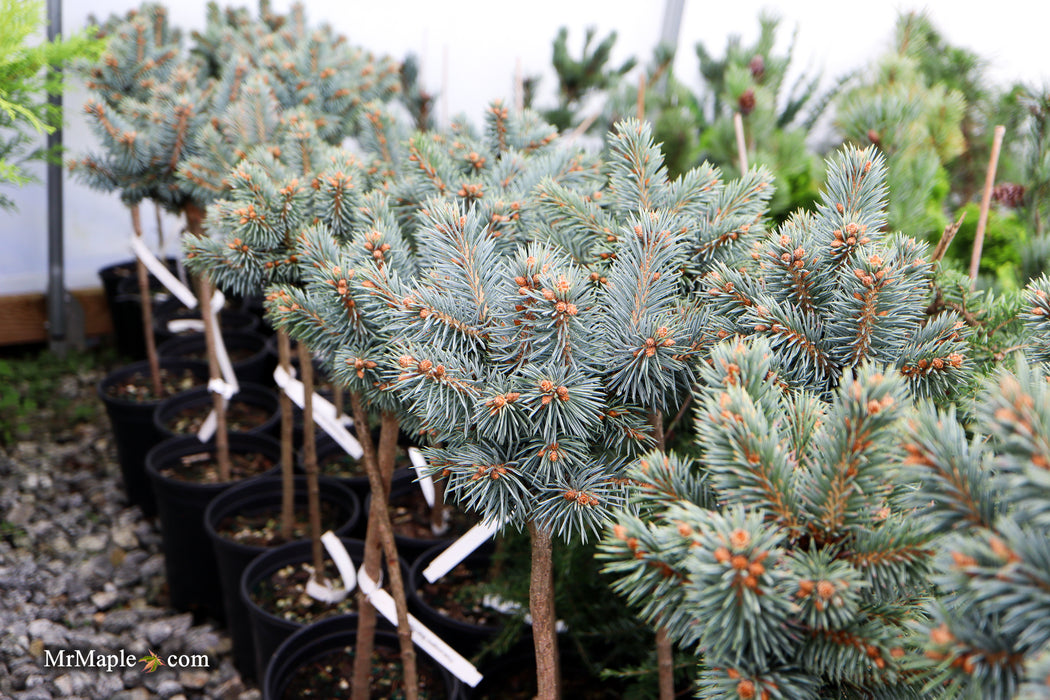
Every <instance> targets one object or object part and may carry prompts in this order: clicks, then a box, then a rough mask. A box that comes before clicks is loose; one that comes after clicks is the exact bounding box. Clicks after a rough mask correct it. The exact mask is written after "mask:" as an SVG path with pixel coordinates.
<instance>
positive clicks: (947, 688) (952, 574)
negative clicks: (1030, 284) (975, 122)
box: [903, 279, 1050, 698]
mask: <svg viewBox="0 0 1050 700" xmlns="http://www.w3.org/2000/svg"><path fill="white" fill-rule="evenodd" d="M1046 287H1047V284H1046V281H1045V279H1044V280H1042V284H1041V287H1040V289H1039V290H1037V291H1043V292H1044V294H1043V295H1042V296H1039V295H1038V294H1034V295H1033V301H1034V302H1035V306H1034V309H1039V310H1041V311H1042V312H1043V313H1033V314H1032V316H1033V317H1034V318H1033V319H1032V320H1038V321H1039V325H1040V326H1041V331H1042V334H1043V335H1042V340H1043V343H1044V344H1043V346H1042V348H1041V350H1042V352H1041V356H1042V357H1043V358H1044V359H1045V358H1046V352H1045V348H1046V347H1047V345H1046V344H1045V343H1046V340H1047V339H1048V336H1047V334H1046V323H1045V320H1046V314H1047V301H1046V294H1045V292H1046ZM1034 359H1036V358H1027V359H1026V358H1023V357H1022V358H1020V359H1019V361H1018V362H1017V370H1016V372H1013V373H1012V372H1008V371H1006V370H1000V371H998V372H996V373H995V375H994V376H992V377H989V378H988V379H987V380H986V381H985V382H984V387H983V391H982V393H981V396H980V400H979V401H978V407H977V412H976V422H975V425H973V426H972V430H973V431H974V433H975V434H973V435H971V434H970V432H969V430H968V429H966V428H964V427H963V425H961V424H960V423H959V421H958V419H957V416H956V412H955V410H954V408H949V409H947V410H937V409H935V408H934V407H933V406H932V405H929V404H925V405H923V406H922V407H921V408H920V410H919V412H918V415H917V416H916V417H915V418H914V419H913V420H911V421H909V423H908V430H907V433H906V438H905V440H906V443H905V445H904V447H905V449H906V451H907V452H908V455H909V457H908V459H907V463H908V464H909V468H908V470H907V471H905V473H904V474H903V476H904V477H905V478H906V479H909V480H912V481H917V482H918V483H919V485H920V488H918V489H916V490H915V491H914V492H913V494H912V497H911V500H912V504H913V507H914V513H915V515H914V516H913V517H915V518H917V519H918V518H921V519H923V520H924V521H925V522H926V523H928V525H927V527H928V528H929V529H930V530H931V531H934V532H936V533H937V534H938V535H939V537H938V539H937V541H936V543H935V544H936V546H935V549H936V552H937V560H936V567H935V571H936V572H937V573H936V575H935V576H934V581H935V582H936V584H937V585H938V589H937V590H938V596H937V598H936V599H935V600H934V601H931V602H930V603H929V604H928V606H927V616H926V617H925V618H924V619H923V620H922V621H921V629H922V632H923V634H922V638H923V642H924V644H923V646H924V649H925V656H924V657H920V659H919V660H918V661H917V662H916V664H915V666H916V668H917V669H920V670H925V671H928V672H929V674H930V676H929V680H928V682H927V684H926V686H925V688H924V690H925V692H927V693H929V696H931V697H940V696H943V697H952V698H955V697H961V698H978V697H980V698H1045V697H1048V696H1050V673H1048V671H1050V668H1048V658H1050V624H1048V621H1050V596H1048V593H1047V592H1048V590H1050V550H1048V547H1047V537H1046V532H1047V526H1048V524H1050V486H1048V480H1047V473H1048V470H1050V380H1048V376H1047V366H1046V365H1045V364H1044V365H1039V364H1037V363H1032V364H1029V362H1030V361H1031V360H1034Z"/></svg>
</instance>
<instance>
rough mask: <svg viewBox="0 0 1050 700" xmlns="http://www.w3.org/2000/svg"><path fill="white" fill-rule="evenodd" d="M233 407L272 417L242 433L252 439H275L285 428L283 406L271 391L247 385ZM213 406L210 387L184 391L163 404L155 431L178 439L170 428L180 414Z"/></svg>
mask: <svg viewBox="0 0 1050 700" xmlns="http://www.w3.org/2000/svg"><path fill="white" fill-rule="evenodd" d="M230 402H231V403H237V402H243V403H245V404H248V405H249V406H253V407H256V408H259V409H262V410H263V411H264V412H265V413H266V414H267V415H268V416H269V417H268V418H267V419H266V420H265V421H264V422H263V423H261V424H259V425H257V426H255V427H253V428H250V429H247V430H243V431H240V432H244V433H247V434H249V435H272V436H274V437H277V436H278V432H279V430H280V424H281V410H280V404H279V401H278V399H277V394H275V393H274V392H273V391H272V390H271V389H267V388H266V387H264V386H260V385H258V384H248V383H244V384H241V385H240V391H238V392H237V393H236V394H234V395H233V396H232V397H231V399H230ZM211 405H212V394H211V392H210V391H209V390H208V387H198V388H196V389H191V390H190V391H184V392H182V393H181V394H177V395H175V396H172V397H170V398H167V399H165V400H164V401H162V402H160V404H159V405H158V406H157V408H156V410H155V411H154V412H153V428H154V430H156V431H157V433H158V434H159V435H163V436H165V437H177V436H178V434H177V433H175V432H173V431H172V430H171V428H169V427H168V422H169V421H170V420H171V419H172V418H174V417H175V416H176V415H177V414H178V413H179V412H180V411H183V410H186V409H199V410H200V411H203V412H207V411H208V409H209V408H210V407H211Z"/></svg>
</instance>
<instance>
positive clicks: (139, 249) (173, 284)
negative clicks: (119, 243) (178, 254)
mask: <svg viewBox="0 0 1050 700" xmlns="http://www.w3.org/2000/svg"><path fill="white" fill-rule="evenodd" d="M131 250H132V252H134V253H135V257H136V258H138V259H139V260H141V261H142V264H143V265H145V266H146V269H148V270H149V271H150V272H152V273H153V276H154V277H156V278H157V279H158V280H160V283H161V284H163V285H164V286H165V287H167V288H168V291H169V292H171V293H172V294H174V295H175V296H176V297H177V298H178V300H179V301H181V302H182V303H183V304H185V305H186V306H187V307H188V308H190V309H195V308H197V296H196V295H195V294H194V293H193V292H192V291H191V290H190V288H189V287H187V286H186V285H184V284H183V283H182V282H181V281H180V280H179V278H178V277H176V276H175V275H173V274H171V271H170V270H168V268H167V266H166V265H165V264H164V263H162V262H161V261H160V260H158V259H157V256H155V255H154V254H153V251H151V250H150V249H149V248H147V247H146V244H145V243H143V242H142V240H141V239H140V238H139V237H138V236H135V235H132V236H131Z"/></svg>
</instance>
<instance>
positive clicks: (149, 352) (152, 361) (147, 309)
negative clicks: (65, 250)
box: [130, 204, 164, 399]
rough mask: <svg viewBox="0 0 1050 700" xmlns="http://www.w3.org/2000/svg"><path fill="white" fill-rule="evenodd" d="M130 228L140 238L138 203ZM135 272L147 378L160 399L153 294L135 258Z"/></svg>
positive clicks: (138, 261)
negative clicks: (147, 368) (147, 369)
mask: <svg viewBox="0 0 1050 700" xmlns="http://www.w3.org/2000/svg"><path fill="white" fill-rule="evenodd" d="M130 208H131V228H132V229H133V230H134V231H135V236H136V237H137V238H142V219H141V217H140V216H139V205H138V204H132V205H131V207H130ZM135 272H136V274H137V275H138V280H139V301H140V305H141V306H142V333H143V338H144V340H145V341H146V359H147V360H148V361H149V380H150V386H152V387H153V395H154V396H155V397H156V398H157V399H160V397H161V392H163V391H164V387H163V386H161V383H160V357H159V356H158V355H157V339H156V338H154V337H153V295H152V294H150V291H149V272H148V271H147V270H146V264H145V263H144V262H142V261H141V260H139V259H138V258H135Z"/></svg>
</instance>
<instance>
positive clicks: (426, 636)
mask: <svg viewBox="0 0 1050 700" xmlns="http://www.w3.org/2000/svg"><path fill="white" fill-rule="evenodd" d="M357 580H358V582H359V583H360V584H361V590H362V591H363V592H364V594H365V595H366V596H368V601H369V602H370V603H371V604H372V606H373V607H374V608H375V609H376V610H378V611H379V614H380V615H382V616H383V617H385V618H386V619H387V620H389V621H390V623H391V624H392V625H394V626H395V627H397V608H396V607H395V605H394V599H393V598H391V597H390V594H389V593H387V592H386V591H384V590H383V589H382V588H379V587H378V586H376V584H375V581H373V580H372V579H370V578H369V577H368V574H366V573H365V567H364V566H362V567H361V568H360V569H358V570H357ZM408 626H409V627H411V628H412V641H413V642H414V643H415V644H416V646H418V647H419V648H420V649H422V650H423V651H425V652H427V653H428V654H430V656H431V658H433V659H434V660H435V661H437V662H438V663H439V664H441V665H442V666H444V667H445V668H447V669H448V670H449V671H450V672H451V673H452V675H454V676H455V677H456V678H458V679H460V680H461V681H463V682H464V683H466V684H467V685H469V686H470V687H471V688H474V687H476V686H477V684H478V683H480V682H481V679H482V678H483V676H482V675H481V674H480V673H479V672H478V669H477V668H475V667H474V665H473V664H472V663H470V662H469V661H467V660H466V659H464V658H463V657H462V656H461V655H460V654H459V652H457V651H456V650H455V649H453V648H452V647H450V646H449V645H448V644H446V643H445V641H444V640H442V639H441V637H439V636H437V635H436V634H434V632H433V631H432V630H430V629H429V628H428V627H427V626H426V625H424V624H423V623H422V622H420V621H419V620H418V619H416V617H415V616H414V615H409V616H408Z"/></svg>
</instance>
